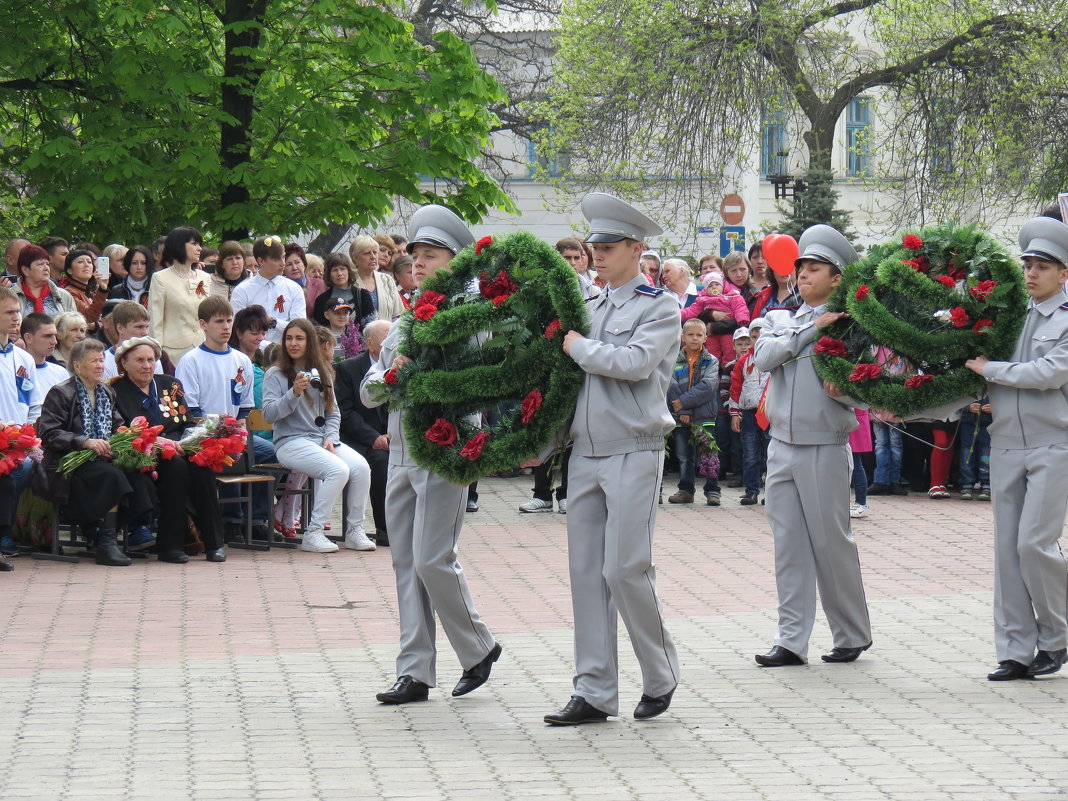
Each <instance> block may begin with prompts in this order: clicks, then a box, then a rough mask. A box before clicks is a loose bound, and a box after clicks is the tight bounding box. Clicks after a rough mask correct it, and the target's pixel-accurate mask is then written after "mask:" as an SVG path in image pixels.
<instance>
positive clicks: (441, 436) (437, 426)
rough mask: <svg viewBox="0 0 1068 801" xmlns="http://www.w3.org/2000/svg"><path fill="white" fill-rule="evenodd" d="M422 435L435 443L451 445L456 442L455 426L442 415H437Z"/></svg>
mask: <svg viewBox="0 0 1068 801" xmlns="http://www.w3.org/2000/svg"><path fill="white" fill-rule="evenodd" d="M423 436H425V437H426V438H427V439H428V440H429V441H430V442H433V443H434V444H435V445H442V446H445V445H452V444H453V443H454V442H456V426H454V425H453V424H452V423H450V422H449V421H448V420H446V419H445V418H444V417H439V418H438V419H437V420H435V421H434V425H432V426H430V428H428V429H427V430H426V433H425V434H424V435H423Z"/></svg>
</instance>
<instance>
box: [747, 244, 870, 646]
mask: <svg viewBox="0 0 1068 801" xmlns="http://www.w3.org/2000/svg"><path fill="white" fill-rule="evenodd" d="M798 246H799V249H800V251H801V255H800V256H799V257H798V259H797V262H796V266H797V272H798V277H797V285H798V289H799V291H800V293H801V298H802V299H803V300H804V301H805V302H804V303H803V304H802V305H801V308H799V309H797V310H796V311H795V312H792V311H786V310H781V311H772V312H768V314H767V315H766V318H765V324H764V328H763V329H762V330H761V332H760V339H758V340H757V344H756V349H755V351H754V355H753V361H754V362H755V363H756V366H757V369H759V370H761V371H764V372H770V373H771V378H770V379H769V380H768V385H767V390H766V392H767V395H766V400H765V412H766V414H767V416H768V420H769V421H770V422H771V427H770V429H769V433H770V434H771V442H770V444H769V445H768V475H767V483H766V489H765V493H764V494H765V497H766V499H767V515H768V522H769V523H770V524H771V532H772V535H773V537H774V540H775V583H776V585H777V587H778V591H779V634H778V636H777V637H776V638H775V645H774V647H772V649H771V650H770V651H768V652H767V653H766V654H758V655H757V656H756V661H757V664H760V665H763V666H764V667H781V666H783V665H802V664H804V663H805V662H806V660H807V657H808V641H809V637H810V636H811V634H812V626H813V624H814V623H815V619H816V589H817V587H818V588H819V595H820V599H821V600H822V602H823V610H824V612H825V613H826V614H827V621H828V622H829V623H830V625H831V635H832V638H833V646H834V647H833V648H832V649H831V651H830V653H827V654H824V655H823V657H822V658H823V660H824V661H825V662H852V661H853V660H855V659H856V658H857V657H858V656H860V654H861V652H862V651H865V650H867V649H868V648H869V647H870V646H871V625H870V623H869V621H868V606H867V603H866V602H865V600H864V585H863V583H862V581H861V576H860V558H859V556H858V554H857V546H856V543H855V542H854V541H853V533H852V531H851V530H850V526H849V484H850V476H851V474H852V468H853V465H852V458H851V455H850V452H849V432H850V431H853V430H854V429H855V428H856V427H857V418H856V415H855V414H854V413H853V409H852V408H851V405H850V404H853V401H847V400H846V399H845V398H843V397H841V395H842V393H841V391H839V390H838V388H837V387H834V386H833V385H831V384H825V383H824V382H823V381H821V380H820V377H819V375H818V374H817V373H816V368H815V367H814V366H813V363H812V359H811V358H809V357H810V356H811V355H812V349H813V344H814V343H815V341H816V339H817V338H818V337H819V329H820V328H823V327H825V326H828V325H830V324H831V323H833V322H834V321H835V320H838V319H840V318H841V317H843V316H845V315H844V314H836V313H830V312H824V311H823V307H824V305H825V304H826V303H827V301H828V300H829V299H830V297H831V294H832V293H833V292H834V288H835V287H836V286H838V283H839V282H840V281H841V279H842V270H843V269H844V268H845V266H846V265H847V264H849V263H850V262H853V261H856V260H857V258H858V257H857V253H856V251H855V250H854V249H853V247H852V245H850V244H849V242H848V240H846V238H845V237H844V236H842V235H841V234H840V233H838V232H837V231H836V230H834V229H833V228H831V227H830V226H827V225H816V226H813V227H812V228H809V229H808V230H806V231H805V232H804V233H803V234H802V235H801V241H800V242H799V243H798Z"/></svg>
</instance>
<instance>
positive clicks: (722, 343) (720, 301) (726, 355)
mask: <svg viewBox="0 0 1068 801" xmlns="http://www.w3.org/2000/svg"><path fill="white" fill-rule="evenodd" d="M705 312H707V313H708V314H707V315H706V314H705ZM712 312H723V313H724V314H726V315H727V317H728V319H729V320H733V321H734V324H730V323H729V322H727V321H719V320H713V319H712ZM702 315H704V316H702ZM694 317H701V319H703V320H705V321H707V322H708V337H707V338H706V339H705V348H706V349H707V350H708V352H709V353H711V354H712V355H713V356H715V357H716V359H717V360H718V361H719V363H720V364H726V363H728V362H732V361H734V339H733V334H734V329H735V328H737V327H738V326H740V325H749V308H748V307H747V306H746V305H745V300H744V299H743V298H742V295H741V293H740V292H739V291H738V290H737V289H735V287H734V285H733V284H729V283H725V282H724V281H723V273H721V272H719V271H718V270H712V271H711V272H709V273H706V274H705V288H704V289H702V290H701V291H700V292H698V293H697V297H696V298H695V299H694V301H693V303H691V304H690V305H689V306H687V307H686V308H685V309H683V310H682V321H683V322H686V321H687V320H690V319H693V318H694ZM725 322H726V323H727V324H726V325H723V324H722V323H725ZM724 329H729V330H724Z"/></svg>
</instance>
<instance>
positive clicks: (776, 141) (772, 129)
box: [760, 111, 788, 178]
mask: <svg viewBox="0 0 1068 801" xmlns="http://www.w3.org/2000/svg"><path fill="white" fill-rule="evenodd" d="M787 155H788V154H787V151H786V114H785V113H784V112H783V111H771V112H765V114H764V123H763V126H762V131H761V136H760V174H761V175H762V176H763V177H765V178H767V177H768V176H769V175H785V174H786V157H787Z"/></svg>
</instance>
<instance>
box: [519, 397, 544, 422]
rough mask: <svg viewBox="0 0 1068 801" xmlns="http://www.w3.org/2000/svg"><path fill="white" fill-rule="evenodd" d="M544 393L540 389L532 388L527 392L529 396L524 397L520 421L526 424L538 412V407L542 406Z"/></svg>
mask: <svg viewBox="0 0 1068 801" xmlns="http://www.w3.org/2000/svg"><path fill="white" fill-rule="evenodd" d="M541 402H542V394H541V392H540V391H539V390H536V389H532V390H530V392H528V393H527V396H526V397H525V398H523V406H522V408H521V411H520V415H519V421H520V422H521V423H522V424H523V425H526V424H527V423H529V422H530V421H531V420H532V419H534V415H535V414H537V412H538V409H540V408H541Z"/></svg>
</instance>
